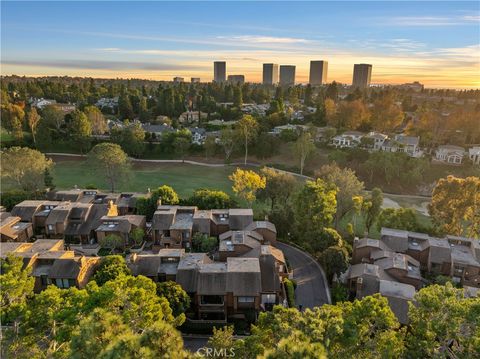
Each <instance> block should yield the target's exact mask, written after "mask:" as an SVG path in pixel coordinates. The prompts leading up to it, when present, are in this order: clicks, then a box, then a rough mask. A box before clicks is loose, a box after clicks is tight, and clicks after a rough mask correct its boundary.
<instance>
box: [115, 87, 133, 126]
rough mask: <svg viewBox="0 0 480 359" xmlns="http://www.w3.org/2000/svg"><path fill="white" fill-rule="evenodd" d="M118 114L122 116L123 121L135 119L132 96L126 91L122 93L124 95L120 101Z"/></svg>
mask: <svg viewBox="0 0 480 359" xmlns="http://www.w3.org/2000/svg"><path fill="white" fill-rule="evenodd" d="M118 114H119V115H120V118H121V119H123V120H125V119H129V120H133V117H134V113H133V107H132V102H131V101H130V96H128V93H127V92H126V91H125V90H124V91H123V92H122V94H121V95H120V97H119V99H118Z"/></svg>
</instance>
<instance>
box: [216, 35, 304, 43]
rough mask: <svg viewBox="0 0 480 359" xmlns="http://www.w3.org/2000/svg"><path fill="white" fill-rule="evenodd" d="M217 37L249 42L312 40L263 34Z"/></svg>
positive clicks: (298, 41)
mask: <svg viewBox="0 0 480 359" xmlns="http://www.w3.org/2000/svg"><path fill="white" fill-rule="evenodd" d="M217 39H222V40H229V41H235V42H242V43H248V44H306V43H311V42H312V40H307V39H301V38H295V37H274V36H261V35H241V36H217Z"/></svg>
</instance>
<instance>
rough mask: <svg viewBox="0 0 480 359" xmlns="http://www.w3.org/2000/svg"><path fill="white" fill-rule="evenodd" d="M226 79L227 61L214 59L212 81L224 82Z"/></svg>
mask: <svg viewBox="0 0 480 359" xmlns="http://www.w3.org/2000/svg"><path fill="white" fill-rule="evenodd" d="M226 79H227V63H226V62H225V61H215V62H214V63H213V81H215V82H225V81H226Z"/></svg>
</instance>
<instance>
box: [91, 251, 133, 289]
mask: <svg viewBox="0 0 480 359" xmlns="http://www.w3.org/2000/svg"><path fill="white" fill-rule="evenodd" d="M130 274H131V272H130V269H129V268H128V267H127V263H126V262H125V259H124V258H123V257H122V256H119V255H110V256H105V257H103V258H102V259H101V261H100V265H99V266H98V268H97V269H96V271H95V274H94V275H93V280H94V281H95V282H97V284H98V285H100V286H102V285H104V284H105V283H106V282H108V281H109V280H113V279H115V278H117V277H119V276H121V275H130Z"/></svg>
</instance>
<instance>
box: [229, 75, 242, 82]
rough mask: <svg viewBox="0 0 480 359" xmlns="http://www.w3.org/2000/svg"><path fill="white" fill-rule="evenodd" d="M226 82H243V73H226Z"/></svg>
mask: <svg viewBox="0 0 480 359" xmlns="http://www.w3.org/2000/svg"><path fill="white" fill-rule="evenodd" d="M228 82H230V83H232V84H243V83H245V76H244V75H228Z"/></svg>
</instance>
